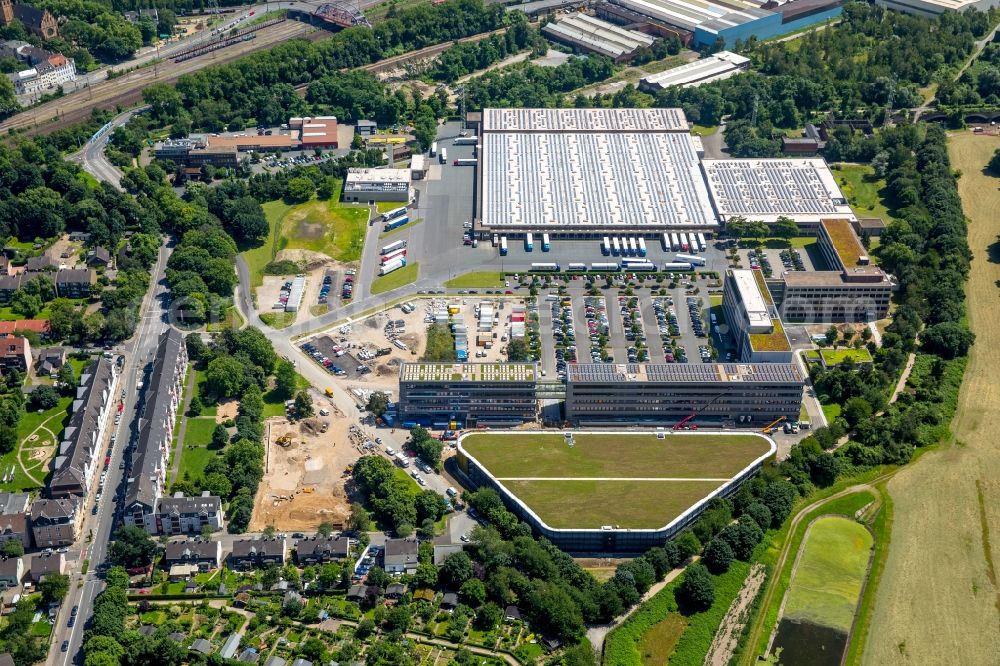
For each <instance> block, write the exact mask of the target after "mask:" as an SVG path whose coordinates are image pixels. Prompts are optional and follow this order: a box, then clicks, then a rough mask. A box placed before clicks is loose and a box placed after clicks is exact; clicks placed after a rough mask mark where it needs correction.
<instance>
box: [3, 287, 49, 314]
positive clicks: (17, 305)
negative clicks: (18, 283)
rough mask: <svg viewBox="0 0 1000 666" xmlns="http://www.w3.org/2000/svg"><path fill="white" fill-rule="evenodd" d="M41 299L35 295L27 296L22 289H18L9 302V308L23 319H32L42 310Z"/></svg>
mask: <svg viewBox="0 0 1000 666" xmlns="http://www.w3.org/2000/svg"><path fill="white" fill-rule="evenodd" d="M42 306H43V303H42V299H41V298H40V297H38V296H37V295H36V294H29V293H28V292H27V291H25V290H24V289H18V290H17V291H15V292H14V296H13V297H12V298H11V300H10V308H11V309H12V310H13V311H14V312H18V313H20V314H22V315H24V317H25V319H34V318H35V315H36V314H38V313H39V312H40V311H41V310H42Z"/></svg>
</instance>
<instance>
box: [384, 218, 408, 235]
mask: <svg viewBox="0 0 1000 666" xmlns="http://www.w3.org/2000/svg"><path fill="white" fill-rule="evenodd" d="M409 221H410V216H409V215H403V216H402V217H397V218H395V219H392V220H389V221H388V222H386V223H385V229H383V231H392V230H393V229H398V228H399V227H401V226H403V225H404V224H406V223H407V222H409Z"/></svg>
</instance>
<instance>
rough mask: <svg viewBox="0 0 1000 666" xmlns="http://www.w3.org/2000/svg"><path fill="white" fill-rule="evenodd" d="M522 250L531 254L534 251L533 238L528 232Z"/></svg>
mask: <svg viewBox="0 0 1000 666" xmlns="http://www.w3.org/2000/svg"><path fill="white" fill-rule="evenodd" d="M524 249H525V250H527V251H528V252H531V251H533V250H534V249H535V237H534V235H532V234H531V233H530V232H529V233H528V235H527V236H525V237H524Z"/></svg>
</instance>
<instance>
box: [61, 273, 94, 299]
mask: <svg viewBox="0 0 1000 666" xmlns="http://www.w3.org/2000/svg"><path fill="white" fill-rule="evenodd" d="M95 282H97V277H96V276H95V275H94V271H93V270H91V269H89V268H64V269H62V270H61V271H59V272H58V273H56V295H57V296H59V297H60V298H87V297H89V296H90V291H91V289H92V288H93V286H94V283H95Z"/></svg>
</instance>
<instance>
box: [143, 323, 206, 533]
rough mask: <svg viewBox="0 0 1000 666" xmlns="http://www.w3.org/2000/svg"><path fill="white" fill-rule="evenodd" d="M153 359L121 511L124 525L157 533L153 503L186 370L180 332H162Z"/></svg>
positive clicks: (164, 467)
mask: <svg viewBox="0 0 1000 666" xmlns="http://www.w3.org/2000/svg"><path fill="white" fill-rule="evenodd" d="M154 359H155V360H154V361H153V370H152V372H151V373H150V385H149V389H148V391H147V394H146V400H145V402H144V404H143V406H142V416H141V417H140V420H139V438H138V443H137V445H136V452H135V458H134V460H133V463H132V476H131V477H130V478H129V479H128V489H127V490H126V493H125V512H124V521H125V524H126V525H135V526H137V527H142V528H143V529H145V530H146V531H147V532H149V533H150V534H156V533H157V516H156V502H157V500H158V499H160V497H162V496H163V486H164V484H165V482H166V474H167V461H168V459H169V456H170V451H171V444H172V440H173V434H174V424H175V423H176V421H177V409H178V407H179V406H180V402H181V393H182V391H183V388H184V373H185V372H186V371H187V347H186V346H185V344H184V336H183V334H181V332H180V331H178V330H176V329H173V328H171V329H169V330H168V331H167V332H166V333H164V334H163V335H161V336H160V340H159V344H158V346H157V349H156V353H155V355H154ZM220 519H221V517H220Z"/></svg>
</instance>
